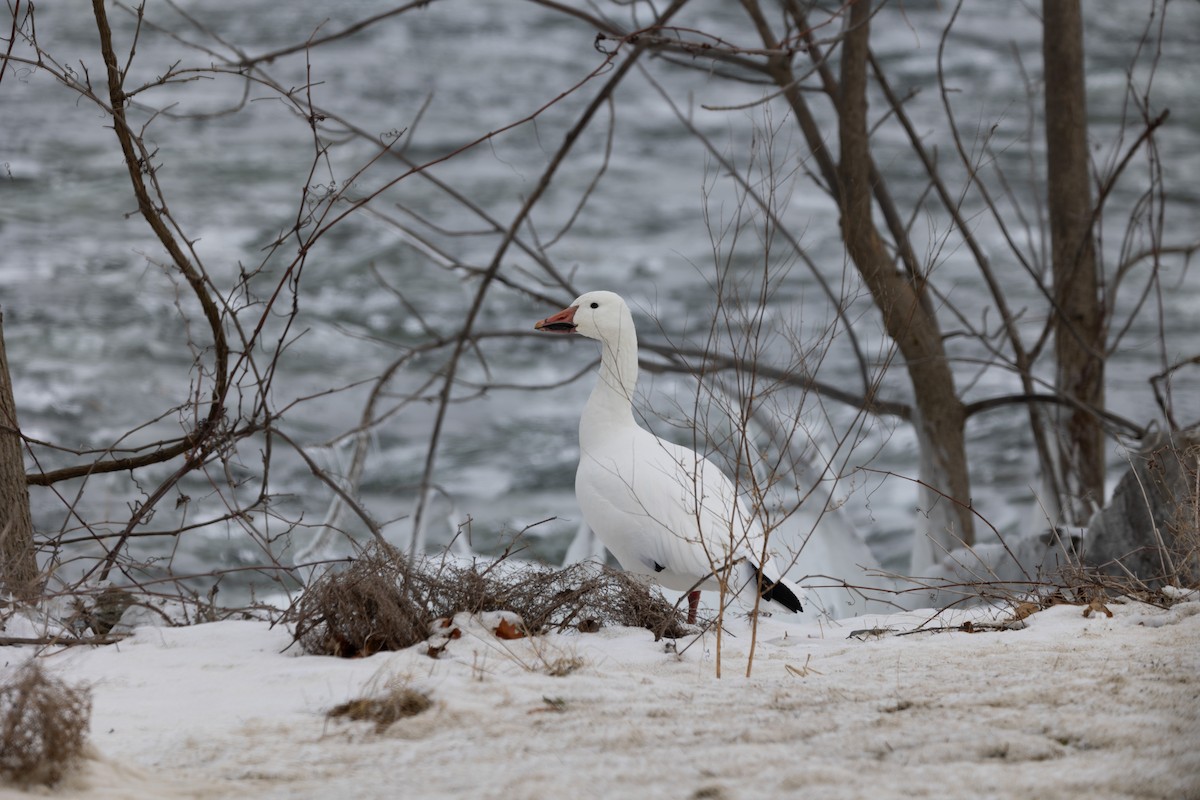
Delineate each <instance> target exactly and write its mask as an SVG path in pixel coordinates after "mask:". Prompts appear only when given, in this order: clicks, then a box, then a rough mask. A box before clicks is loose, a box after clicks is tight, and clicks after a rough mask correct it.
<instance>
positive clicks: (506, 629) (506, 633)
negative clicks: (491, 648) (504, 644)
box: [495, 619, 525, 639]
mask: <svg viewBox="0 0 1200 800" xmlns="http://www.w3.org/2000/svg"><path fill="white" fill-rule="evenodd" d="M495 633H496V638H497V639H524V638H525V633H524V632H523V631H521V629H520V628H518V627H517V626H516V625H514V624H512V623H511V622H509V621H508V620H506V619H502V620H500V624H499V625H497V626H496V631H495Z"/></svg>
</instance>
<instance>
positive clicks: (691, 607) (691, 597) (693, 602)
mask: <svg viewBox="0 0 1200 800" xmlns="http://www.w3.org/2000/svg"><path fill="white" fill-rule="evenodd" d="M699 607H700V590H699V589H697V590H696V591H694V592H690V593H689V594H688V625H695V624H696V609H697V608H699Z"/></svg>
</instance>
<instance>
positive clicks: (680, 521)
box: [533, 292, 803, 623]
mask: <svg viewBox="0 0 1200 800" xmlns="http://www.w3.org/2000/svg"><path fill="white" fill-rule="evenodd" d="M533 327H534V328H535V329H537V330H540V331H545V332H547V333H565V334H576V333H577V334H581V335H583V336H586V337H588V338H589V339H597V340H599V341H600V344H601V347H602V350H601V355H600V377H599V379H598V380H597V381H596V388H595V389H593V390H592V396H591V398H590V399H589V400H588V402H587V406H586V407H584V410H583V416H582V417H581V418H580V420H579V469H578V471H577V472H576V473H575V494H576V497H577V498H578V500H579V507H580V510H582V511H583V518H584V520H585V521H586V522H587V524H588V525H589V526H590V527H591V528H592V530H593V531H594V532H595V533H596V536H598V537H599V538H600V540H601V541H602V542H604V544H605V546H606V547H608V549H609V550H610V551H612V554H613V555H614V556H616V559H617V561H619V562H620V564H621V566H622V567H624V568H625V570H626V571H627V572H631V573H634V574H636V575H640V576H644V577H645V578H648V579H650V580H653V581H657V582H658V583H659V584H661V585H663V586H665V587H666V588H668V589H674V590H676V591H685V592H689V595H688V622H689V623H694V622H695V620H696V607H697V605H698V603H699V600H700V589H718V588H720V585H721V582H722V581H723V580H724V581H725V582H726V585H727V586H728V587H729V590H730V591H731V592H733V593H739V592H741V591H742V590H744V589H746V588H747V587H754V588H757V589H758V591H759V593H760V595H761V597H762V598H763V600H765V601H768V602H774V603H778V604H779V605H781V606H783V607H784V608H786V609H788V610H789V611H793V612H796V611H802V610H803V609H802V608H801V606H800V600H799V598H798V597H797V596H796V593H795V592H794V591H792V589H791V588H790V587H788V586H787V585H786V584H784V583H783V582H782V581H780V580H777V579H774V578H771V577H768V575H767V574H766V573H765V572H764V571H762V570H761V569H760V567H761V566H762V565H763V562H764V561H765V560H766V558H765V550H766V548H765V537H764V535H763V531H762V527H761V526H760V525H759V524H758V521H757V520H756V519H754V518H752V517H751V516H750V515H749V514H747V513H746V512H745V510H744V509H743V507H742V504H741V503H739V502H738V499H737V490H736V489H735V487H734V485H733V483H732V482H731V481H730V480H729V478H727V477H726V476H725V474H724V473H723V472H722V471H721V469H720V468H719V467H717V465H716V464H714V463H712V462H711V461H709V460H708V459H706V458H704V457H703V456H702V455H700V454H699V453H696V452H695V451H693V450H689V449H688V448H686V447H681V446H679V445H677V444H673V443H671V442H668V441H666V440H664V439H660V438H659V437H657V436H655V435H654V434H652V433H650V432H649V431H647V430H645V429H643V428H642V427H641V426H639V425H638V424H637V422H635V421H634V418H633V392H634V388H635V386H636V385H637V375H638V344H637V333H636V332H635V331H634V328H633V315H632V314H630V313H629V307H628V306H627V305H626V304H625V301H624V300H622V299H621V297H620V296H619V295H616V294H613V293H612V292H588V293H587V294H584V295H581V296H580V297H579V298H578V299H576V300H575V302H573V303H571V305H570V306H568V307H567V308H565V309H564V310H562V311H560V312H558V313H557V314H555V315H553V316H551V317H547V318H546V319H544V320H542V321H540V322H538V323H536V324H535V325H534V326H533ZM760 577H761V581H760Z"/></svg>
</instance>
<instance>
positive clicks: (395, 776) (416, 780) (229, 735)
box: [0, 602, 1200, 800]
mask: <svg viewBox="0 0 1200 800" xmlns="http://www.w3.org/2000/svg"><path fill="white" fill-rule="evenodd" d="M1193 607H1194V608H1195V609H1200V603H1187V604H1182V605H1176V606H1175V607H1174V608H1173V609H1170V610H1161V609H1158V608H1154V607H1152V606H1148V605H1143V604H1138V603H1134V602H1127V603H1110V604H1109V605H1108V608H1109V609H1110V610H1111V611H1112V612H1113V614H1114V616H1113V617H1111V618H1109V617H1107V616H1105V615H1104V614H1102V613H1093V614H1092V615H1091V616H1090V617H1087V618H1085V617H1084V616H1083V613H1082V611H1083V610H1082V609H1081V608H1080V607H1077V606H1056V607H1053V608H1050V609H1047V610H1045V611H1041V612H1038V613H1035V614H1033V615H1031V616H1030V617H1028V618H1027V619H1026V620H1025V622H1026V623H1027V626H1026V627H1025V628H1024V629H1021V630H1006V631H996V632H986V633H964V632H958V631H945V632H937V633H933V632H925V633H915V634H911V635H898V634H900V633H903V632H906V631H911V630H914V629H916V628H919V627H927V628H942V627H953V626H958V625H960V624H961V623H962V622H963V621H964V620H966V619H971V620H973V621H975V622H976V623H985V622H987V621H989V620H994V619H998V618H1001V617H1003V616H1004V615H1003V614H1001V613H1000V612H998V611H997V610H995V609H980V610H974V611H964V612H957V613H956V614H955V615H954V617H953V618H950V617H947V616H945V615H942V616H937V615H935V614H933V612H907V613H904V614H896V615H890V616H884V615H878V616H868V617H858V618H855V619H853V620H848V621H846V622H845V623H832V624H831V623H829V622H827V621H826V622H800V623H795V622H785V621H782V620H780V619H778V618H771V619H764V620H762V621H761V622H760V626H759V631H758V646H757V650H756V652H755V656H754V665H753V666H754V669H753V673H752V677H750V678H746V677H744V672H745V666H746V658H747V654H748V647H749V643H750V635H749V633H750V632H749V627H748V623H747V622H746V620H744V619H739V620H733V621H731V623H730V625H729V632H728V633H727V634H726V635H725V636H724V637H723V642H722V647H723V659H722V661H723V674H724V677H723V678H721V679H720V680H718V679H717V678H716V677H715V676H714V672H715V658H716V652H715V644H716V643H715V638H714V637H713V636H712V635H711V634H709V635H705V636H703V637H700V638H698V639H695V640H692V639H680V640H678V641H676V642H674V643H669V642H667V641H658V642H656V641H654V639H653V637H652V635H651V634H650V633H649V632H648V631H644V630H637V629H625V628H620V629H603V630H601V631H600V632H598V633H594V634H581V633H580V634H558V635H550V636H543V637H537V638H534V639H518V640H501V639H497V638H495V637H494V636H492V635H491V634H490V633H489V632H488V630H487V628H486V626H482V625H464V635H463V636H462V638H459V639H455V640H453V641H450V642H449V643H448V646H447V647H446V649H445V651H444V652H443V654H442V656H441V658H439V659H433V658H430V657H429V656H428V655H426V654H425V653H426V650H427V648H426V647H425V646H423V645H418V646H416V647H413V648H410V649H408V650H405V651H403V652H398V653H380V654H377V655H374V656H372V657H370V658H365V659H358V660H339V659H334V658H328V657H316V656H304V655H301V654H300V652H299V650H298V648H297V647H291V648H290V649H289V644H290V636H289V634H288V632H287V631H286V630H284V629H283V628H281V627H275V628H271V627H269V626H268V625H267V624H265V623H260V622H219V623H211V624H205V625H196V626H193V627H187V628H149V627H146V628H140V629H138V631H137V632H136V634H135V635H134V636H133V637H131V638H129V639H127V640H125V641H123V642H122V643H120V644H118V645H112V646H108V647H101V648H94V649H84V648H78V647H76V648H70V649H65V650H63V651H61V652H58V653H53V654H43V655H42V656H41V660H42V663H43V664H44V665H45V666H47V667H48V668H49V669H51V670H54V671H56V672H57V673H59V674H60V675H61V676H62V677H64V678H67V679H69V680H71V681H79V682H85V683H87V684H90V685H91V686H92V690H93V699H94V711H93V718H92V746H93V748H94V751H95V752H94V757H93V758H91V759H89V760H88V761H87V762H86V763H85V764H84V765H83V767H82V768H80V769H79V770H78V771H77V772H76V773H75V774H73V775H71V776H70V778H69V779H68V780H66V781H65V782H64V784H63V785H62V786H60V787H58V788H57V789H56V790H54V791H53V792H50V794H51V795H52V796H54V797H62V798H89V799H90V798H127V799H129V800H137V799H138V798H205V799H207V798H238V800H244V798H246V797H254V798H296V797H299V798H304V797H326V796H330V797H337V796H344V797H355V798H394V797H400V796H404V797H421V798H464V797H470V798H513V797H519V798H530V799H535V798H547V799H548V800H549V799H550V798H553V800H561V798H564V797H639V798H660V797H661V798H698V797H709V798H761V797H798V796H805V797H820V798H878V797H881V796H884V795H887V796H893V797H899V796H903V797H931V798H933V797H936V798H946V797H989V798H1022V799H1023V798H1029V797H1038V798H1064V799H1065V798H1077V797H1089V798H1116V797H1139V798H1149V797H1164V798H1165V797H1194V796H1197V793H1200V751H1198V750H1197V747H1196V743H1197V742H1200V714H1197V711H1198V706H1200V700H1198V697H1200V614H1198V613H1191V611H1189V609H1193ZM856 631H858V632H860V633H858V634H857V635H855V636H854V637H853V638H850V634H851V633H852V632H856ZM862 631H872V633H870V634H864V633H861V632H862ZM672 645H673V646H672ZM24 650H25V652H24V653H22V652H21V649H18V648H12V649H9V650H7V651H6V652H5V659H4V660H5V661H6V662H7V664H8V665H9V667H10V668H11V666H13V665H16V664H19V663H20V662H21V661H22V660H23V658H24V657H25V656H27V655H31V654H32V652H33V651H32V649H29V648H25V649H24ZM556 663H557V664H560V665H561V664H563V663H567V664H570V665H573V667H574V668H573V669H572V670H569V671H568V674H566V675H564V676H560V677H555V676H552V675H550V674H547V673H548V672H550V671H552V670H551V669H550V667H551V665H553V664H556ZM397 682H398V683H401V684H407V685H410V686H412V687H413V688H415V689H418V690H419V691H422V692H425V693H427V694H428V695H429V697H430V698H431V699H432V700H433V701H434V706H433V707H432V708H431V709H430V710H428V711H426V712H424V713H423V714H420V715H418V716H415V717H411V718H408V719H403V720H400V721H398V722H396V723H395V724H393V725H392V726H391V727H390V728H389V729H388V730H387V731H386V732H384V733H382V734H376V733H375V729H374V727H373V726H372V725H370V724H367V723H361V722H343V721H340V720H337V721H332V720H329V719H327V718H326V716H325V712H327V711H328V710H329V709H331V708H332V707H334V706H335V705H337V704H339V703H343V702H346V701H348V700H350V699H353V698H356V697H360V696H363V695H366V694H371V693H373V692H378V691H379V690H381V689H382V688H383V687H384V686H386V685H395V684H396V683H397ZM0 795H3V796H5V797H8V796H25V795H21V794H20V793H17V792H16V790H8V791H6V790H5V789H4V788H0Z"/></svg>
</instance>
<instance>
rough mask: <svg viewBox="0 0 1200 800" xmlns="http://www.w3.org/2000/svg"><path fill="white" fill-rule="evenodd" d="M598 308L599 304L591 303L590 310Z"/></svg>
mask: <svg viewBox="0 0 1200 800" xmlns="http://www.w3.org/2000/svg"><path fill="white" fill-rule="evenodd" d="M599 307H600V304H599V303H592V308H599Z"/></svg>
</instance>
